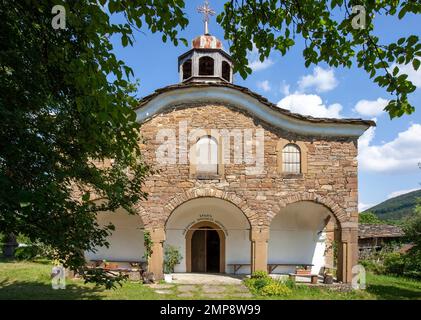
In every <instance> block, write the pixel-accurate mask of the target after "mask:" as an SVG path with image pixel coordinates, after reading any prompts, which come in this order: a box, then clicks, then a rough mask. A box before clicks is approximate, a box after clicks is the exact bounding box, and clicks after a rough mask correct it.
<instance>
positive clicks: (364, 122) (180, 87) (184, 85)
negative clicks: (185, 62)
mask: <svg viewBox="0 0 421 320" xmlns="http://www.w3.org/2000/svg"><path fill="white" fill-rule="evenodd" d="M192 87H197V88H203V89H205V88H207V87H228V88H231V89H234V90H238V91H241V92H243V93H245V94H247V95H249V96H251V97H254V98H255V99H257V100H258V101H259V102H260V103H262V104H264V105H266V106H268V107H270V108H271V109H273V110H276V111H277V112H279V113H282V114H285V115H287V116H290V117H292V118H296V119H299V120H304V121H310V122H316V123H340V124H357V125H367V126H376V123H375V122H374V121H372V120H362V119H334V118H315V117H312V116H304V115H301V114H298V113H292V112H291V111H289V110H286V109H282V108H279V107H278V106H277V105H276V104H274V103H272V102H270V101H269V100H268V99H266V98H265V97H263V96H261V95H259V94H257V93H255V92H252V91H251V90H249V89H248V88H246V87H242V86H237V85H235V84H232V83H227V82H221V83H219V82H216V83H210V82H209V83H204V82H188V83H179V84H175V85H170V86H167V87H163V88H160V89H157V90H156V91H155V92H154V93H152V94H150V95H148V96H146V97H144V98H143V99H141V100H140V101H139V104H138V106H137V107H135V109H139V108H142V107H143V106H144V105H145V104H147V103H148V102H149V101H151V100H152V99H154V98H155V97H157V96H158V95H160V94H162V93H165V92H168V91H172V90H183V89H188V88H192Z"/></svg>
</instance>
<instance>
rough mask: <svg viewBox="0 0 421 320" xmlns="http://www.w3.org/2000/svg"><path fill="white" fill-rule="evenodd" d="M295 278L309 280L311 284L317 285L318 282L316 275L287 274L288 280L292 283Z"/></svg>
mask: <svg viewBox="0 0 421 320" xmlns="http://www.w3.org/2000/svg"><path fill="white" fill-rule="evenodd" d="M296 277H303V278H310V280H311V283H312V284H317V281H318V280H319V275H318V274H296V273H290V274H289V278H290V279H291V280H292V281H294V282H295V279H296Z"/></svg>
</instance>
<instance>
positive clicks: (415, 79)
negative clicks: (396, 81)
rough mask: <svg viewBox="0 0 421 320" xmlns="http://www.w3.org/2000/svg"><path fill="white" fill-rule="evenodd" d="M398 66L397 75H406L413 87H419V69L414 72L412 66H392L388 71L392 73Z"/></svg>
mask: <svg viewBox="0 0 421 320" xmlns="http://www.w3.org/2000/svg"><path fill="white" fill-rule="evenodd" d="M396 66H398V67H399V74H402V73H404V74H407V75H408V80H409V81H411V82H412V83H413V85H414V86H416V87H417V88H420V87H421V68H418V70H417V71H415V69H414V67H413V66H412V64H405V65H403V64H398V65H397V64H393V65H392V67H391V68H390V71H393V69H394V68H395V67H396Z"/></svg>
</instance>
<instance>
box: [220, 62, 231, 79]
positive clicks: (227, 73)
mask: <svg viewBox="0 0 421 320" xmlns="http://www.w3.org/2000/svg"><path fill="white" fill-rule="evenodd" d="M222 78H223V79H225V80H227V81H230V80H231V79H230V78H231V67H230V65H229V63H228V62H226V61H222Z"/></svg>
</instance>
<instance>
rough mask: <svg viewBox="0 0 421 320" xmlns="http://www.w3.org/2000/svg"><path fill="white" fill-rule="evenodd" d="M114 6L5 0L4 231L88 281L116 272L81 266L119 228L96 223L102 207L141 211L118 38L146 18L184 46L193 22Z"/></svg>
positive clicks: (173, 5) (0, 166) (155, 4)
mask: <svg viewBox="0 0 421 320" xmlns="http://www.w3.org/2000/svg"><path fill="white" fill-rule="evenodd" d="M106 2H107V1H104V0H101V1H99V3H100V4H98V1H88V0H80V1H68V2H63V3H64V8H60V7H58V8H57V7H56V8H55V9H53V8H54V6H55V5H56V4H57V2H56V1H45V0H43V1H36V0H23V1H9V0H0V21H1V22H0V26H1V30H0V42H1V49H0V118H1V119H2V125H1V127H0V232H2V233H4V234H9V233H13V234H24V235H26V236H28V237H29V238H30V240H31V241H33V242H42V243H44V244H46V245H49V246H51V247H52V248H53V249H54V254H53V255H54V256H53V258H54V259H58V260H60V261H61V262H62V263H63V264H64V265H65V266H66V267H69V268H70V269H73V270H76V271H80V272H83V275H84V277H85V279H86V281H95V282H97V283H100V284H105V285H106V286H107V287H111V286H114V281H113V280H119V279H120V278H116V279H112V278H110V277H109V276H107V275H106V274H105V273H98V272H84V271H82V270H83V269H82V267H83V266H84V263H85V261H84V257H83V252H84V251H86V250H90V249H93V248H95V247H97V246H104V245H108V242H107V240H106V237H107V235H109V234H110V233H111V232H112V230H113V229H114V226H112V225H108V226H100V225H98V223H97V221H96V214H97V213H98V212H100V211H114V210H115V209H117V208H119V207H122V208H125V209H126V210H127V211H129V213H134V211H133V205H134V204H135V203H136V202H138V201H139V200H141V199H144V198H145V197H146V194H145V193H144V192H143V191H142V184H143V181H144V178H145V175H146V174H147V172H148V170H149V168H148V166H147V165H146V164H144V163H143V162H142V160H141V154H140V150H139V130H138V129H139V124H138V123H137V122H136V114H135V112H134V111H133V107H134V106H135V104H136V99H135V98H134V97H133V92H134V89H135V86H134V81H133V79H132V75H133V72H132V70H131V69H130V67H128V66H127V65H126V64H125V63H124V62H123V61H120V60H118V59H117V58H116V56H115V54H114V53H113V51H112V49H113V46H112V44H111V42H110V37H112V36H119V37H121V41H122V44H123V45H124V46H126V45H129V44H132V41H133V30H134V29H135V28H141V27H142V26H143V24H145V25H146V27H147V28H149V29H151V30H152V31H153V32H157V31H159V32H162V34H163V37H165V38H168V39H170V40H171V41H173V42H174V43H175V44H177V42H178V41H179V39H178V37H177V28H180V27H184V26H186V24H187V20H186V18H185V17H184V14H183V12H182V10H181V7H182V6H184V3H183V2H182V1H177V0H174V1H167V2H165V5H164V4H163V3H162V1H159V0H148V1H133V0H130V1H115V0H111V1H108V2H107V3H106ZM105 4H107V6H106V7H102V5H105ZM63 9H64V10H63ZM52 11H53V12H54V14H52ZM107 11H108V12H109V13H107ZM63 13H64V16H63ZM59 14H61V15H62V16H61V19H65V21H63V20H62V21H59V20H60V19H58V18H60V16H58V15H59ZM111 14H115V15H119V16H121V17H122V18H123V19H124V22H123V23H117V22H115V23H113V22H112V21H111V19H110V15H111ZM53 18H56V19H55V20H53ZM64 22H65V28H63V29H61V28H60V27H61V26H62V25H63V23H64ZM54 23H55V25H54ZM96 199H101V201H95V200H96Z"/></svg>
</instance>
